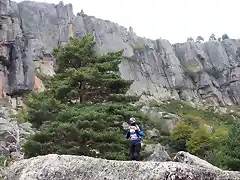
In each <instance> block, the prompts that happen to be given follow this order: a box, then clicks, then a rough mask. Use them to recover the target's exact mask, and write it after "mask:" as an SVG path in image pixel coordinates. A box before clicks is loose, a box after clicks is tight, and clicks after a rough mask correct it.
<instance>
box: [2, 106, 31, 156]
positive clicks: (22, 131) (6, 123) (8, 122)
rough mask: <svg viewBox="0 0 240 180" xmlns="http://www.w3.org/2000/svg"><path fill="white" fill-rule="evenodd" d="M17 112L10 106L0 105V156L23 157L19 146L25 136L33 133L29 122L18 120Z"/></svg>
mask: <svg viewBox="0 0 240 180" xmlns="http://www.w3.org/2000/svg"><path fill="white" fill-rule="evenodd" d="M16 114H17V112H16V111H15V110H14V109H12V108H10V107H3V106H0V157H4V156H9V155H11V156H12V157H13V158H14V159H18V158H21V157H23V154H22V153H21V146H22V144H23V143H24V139H25V138H26V136H28V135H30V134H31V133H33V132H34V131H33V129H32V128H31V124H30V123H28V122H19V120H18V119H17V118H15V117H14V115H16Z"/></svg>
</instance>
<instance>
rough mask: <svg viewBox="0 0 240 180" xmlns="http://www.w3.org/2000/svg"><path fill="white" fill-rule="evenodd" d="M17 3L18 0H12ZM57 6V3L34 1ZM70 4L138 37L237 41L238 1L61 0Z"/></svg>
mask: <svg viewBox="0 0 240 180" xmlns="http://www.w3.org/2000/svg"><path fill="white" fill-rule="evenodd" d="M15 1H21V0H15ZM36 1H41V2H48V3H58V2H59V0H36ZM63 2H64V4H67V3H72V4H73V10H74V13H75V14H76V13H77V12H80V11H81V9H83V11H84V13H86V14H87V15H92V16H95V17H98V18H101V19H105V20H110V21H113V22H116V23H118V24H120V25H123V26H125V27H127V28H128V27H129V26H132V27H133V30H134V31H135V32H136V33H137V35H139V36H144V37H147V38H151V39H157V38H160V37H161V38H163V39H168V40H169V41H170V42H171V43H176V42H185V41H186V40H187V37H190V36H191V37H193V38H194V39H195V38H196V37H197V36H198V35H201V36H202V37H203V38H204V39H205V40H207V39H208V38H209V36H210V34H211V33H214V34H215V35H216V37H219V36H222V34H224V33H227V34H228V36H229V37H230V38H240V23H239V19H240V10H239V7H240V0H63Z"/></svg>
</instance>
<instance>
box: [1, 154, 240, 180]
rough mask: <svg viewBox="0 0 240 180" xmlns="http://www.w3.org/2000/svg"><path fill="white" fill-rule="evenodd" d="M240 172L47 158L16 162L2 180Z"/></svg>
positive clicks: (181, 179)
mask: <svg viewBox="0 0 240 180" xmlns="http://www.w3.org/2000/svg"><path fill="white" fill-rule="evenodd" d="M239 178H240V173H239V172H229V171H222V170H219V169H215V168H213V167H209V166H205V167H204V166H198V165H197V164H196V165H194V166H192V165H188V164H185V163H180V162H136V161H114V160H104V159H97V158H91V157H85V156H70V155H56V154H49V155H46V156H38V157H35V158H31V159H26V160H21V161H18V162H15V163H14V164H13V165H11V166H10V167H9V168H8V169H7V177H5V180H37V179H48V180H84V179H99V180H102V179H108V180H110V179H111V180H116V179H142V180H145V179H158V180H237V179H239Z"/></svg>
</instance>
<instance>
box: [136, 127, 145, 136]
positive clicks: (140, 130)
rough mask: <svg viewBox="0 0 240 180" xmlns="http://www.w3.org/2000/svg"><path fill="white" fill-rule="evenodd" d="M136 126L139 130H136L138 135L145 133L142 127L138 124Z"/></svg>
mask: <svg viewBox="0 0 240 180" xmlns="http://www.w3.org/2000/svg"><path fill="white" fill-rule="evenodd" d="M138 127H139V130H136V133H137V134H139V135H140V136H144V135H145V134H144V132H143V130H142V128H141V127H140V126H138Z"/></svg>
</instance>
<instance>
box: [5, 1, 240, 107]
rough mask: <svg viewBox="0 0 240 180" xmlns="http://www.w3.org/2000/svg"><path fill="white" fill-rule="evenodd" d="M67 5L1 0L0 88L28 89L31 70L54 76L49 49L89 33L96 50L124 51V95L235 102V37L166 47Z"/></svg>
mask: <svg viewBox="0 0 240 180" xmlns="http://www.w3.org/2000/svg"><path fill="white" fill-rule="evenodd" d="M72 8H73V7H72V5H71V4H67V5H64V4H63V3H62V2H60V3H59V4H57V5H55V4H47V3H40V2H32V1H24V2H20V3H15V2H12V1H9V0H0V41H1V42H2V44H1V45H0V60H1V62H2V65H1V68H0V70H1V71H0V72H1V83H2V85H1V87H2V88H1V89H0V90H2V91H4V92H7V93H9V94H21V93H23V92H25V91H29V90H33V89H34V88H35V86H36V85H35V79H36V78H35V69H38V70H39V71H41V72H43V73H45V74H48V75H53V74H54V71H53V69H54V60H53V58H52V56H51V52H52V49H53V48H54V47H55V46H57V45H59V44H64V43H66V42H67V41H68V38H69V36H72V35H76V36H78V37H83V36H84V35H85V34H86V33H90V34H93V35H94V36H95V39H96V41H97V45H98V47H97V49H98V52H99V53H106V52H109V51H117V50H121V49H124V56H125V58H124V59H123V60H122V63H121V64H120V71H121V75H122V77H123V78H125V79H133V80H135V81H134V83H133V85H132V87H131V90H130V91H129V93H138V94H142V93H143V92H145V93H144V94H145V95H142V98H141V99H142V100H144V101H146V100H149V96H151V97H152V99H154V100H168V99H172V98H174V99H182V100H185V101H192V102H195V103H201V104H204V105H208V104H209V105H216V106H227V105H233V104H240V80H239V78H240V66H239V62H240V59H239V58H240V56H239V55H240V40H234V39H225V40H223V41H218V40H213V39H212V40H211V41H209V42H205V43H201V42H192V41H188V42H186V43H182V44H174V45H171V44H170V43H169V41H167V40H164V39H158V40H150V39H146V38H141V37H138V36H137V35H136V34H135V33H134V32H133V30H132V28H129V29H127V28H125V27H123V26H120V25H118V24H116V23H113V22H110V21H105V20H101V19H98V18H95V17H92V16H88V15H86V14H84V13H83V12H81V13H78V14H77V15H74V14H73V10H72ZM146 94H147V96H146ZM146 97H148V98H146Z"/></svg>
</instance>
